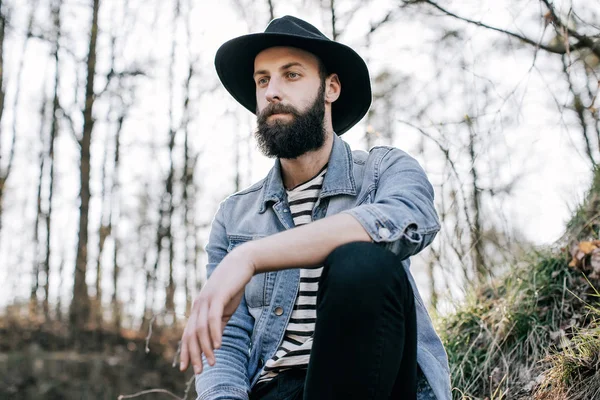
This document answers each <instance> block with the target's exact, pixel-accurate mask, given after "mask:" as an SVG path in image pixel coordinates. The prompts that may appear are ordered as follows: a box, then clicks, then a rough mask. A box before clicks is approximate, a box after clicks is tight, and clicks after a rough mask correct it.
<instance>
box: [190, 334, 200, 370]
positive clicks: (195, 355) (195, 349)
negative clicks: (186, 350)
mask: <svg viewBox="0 0 600 400" xmlns="http://www.w3.org/2000/svg"><path fill="white" fill-rule="evenodd" d="M189 347H190V358H191V360H192V365H193V366H194V373H195V374H196V375H198V374H201V373H202V350H201V348H200V346H199V345H198V339H197V338H196V335H193V337H192V338H191V339H190V342H189Z"/></svg>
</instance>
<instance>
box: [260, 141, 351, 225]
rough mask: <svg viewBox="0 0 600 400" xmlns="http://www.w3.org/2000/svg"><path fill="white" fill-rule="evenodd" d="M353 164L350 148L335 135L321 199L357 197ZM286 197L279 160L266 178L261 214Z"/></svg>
mask: <svg viewBox="0 0 600 400" xmlns="http://www.w3.org/2000/svg"><path fill="white" fill-rule="evenodd" d="M352 163H353V161H352V151H351V150H350V146H349V145H348V144H347V143H346V142H344V141H343V140H342V139H340V138H339V137H338V135H336V134H335V133H334V135H333V146H332V149H331V154H330V156H329V163H328V166H327V173H326V174H325V179H324V180H323V188H322V189H321V193H320V194H319V198H321V199H322V198H324V197H329V196H335V195H338V194H349V195H356V183H355V182H354V171H353V168H352ZM285 197H286V194H285V187H284V186H283V181H282V179H281V163H280V162H279V159H277V160H276V161H275V165H274V166H273V168H271V170H270V171H269V174H268V175H267V177H266V178H265V185H264V186H263V190H262V201H261V206H260V210H259V213H261V214H262V213H264V212H265V211H266V210H267V207H268V206H269V203H271V202H273V203H278V202H281V201H283V200H284V199H285Z"/></svg>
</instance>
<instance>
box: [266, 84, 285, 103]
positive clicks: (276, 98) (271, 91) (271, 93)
mask: <svg viewBox="0 0 600 400" xmlns="http://www.w3.org/2000/svg"><path fill="white" fill-rule="evenodd" d="M265 98H266V99H267V101H268V102H269V103H278V102H280V101H281V91H280V87H279V82H278V81H277V79H274V78H271V79H270V80H269V86H267V90H266V91H265Z"/></svg>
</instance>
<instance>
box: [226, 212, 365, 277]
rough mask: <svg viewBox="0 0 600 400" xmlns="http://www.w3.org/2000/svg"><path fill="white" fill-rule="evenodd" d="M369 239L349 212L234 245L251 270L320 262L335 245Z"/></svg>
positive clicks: (283, 267)
mask: <svg viewBox="0 0 600 400" xmlns="http://www.w3.org/2000/svg"><path fill="white" fill-rule="evenodd" d="M358 241H361V242H370V241H371V238H370V236H369V235H368V234H367V232H366V231H365V229H364V228H363V227H362V225H361V224H360V223H359V222H358V221H357V220H356V219H355V218H354V217H353V216H351V215H349V214H336V215H333V216H331V217H327V218H323V219H321V220H318V221H315V222H312V223H310V224H306V225H303V226H299V227H297V228H294V229H290V230H287V231H284V232H280V233H277V234H275V235H272V236H268V237H266V238H263V239H259V240H254V241H251V242H248V243H245V244H244V245H242V246H240V247H238V248H237V249H236V250H235V251H239V253H241V254H240V255H243V256H244V257H249V258H250V260H251V262H252V264H253V265H254V270H255V272H254V273H255V274H258V273H261V272H268V271H276V270H280V269H288V268H299V267H304V268H310V267H318V266H320V265H321V264H322V263H323V262H324V261H325V259H326V258H327V256H328V255H329V253H331V252H332V251H333V250H334V249H335V248H336V247H338V246H341V245H343V244H345V243H350V242H358Z"/></svg>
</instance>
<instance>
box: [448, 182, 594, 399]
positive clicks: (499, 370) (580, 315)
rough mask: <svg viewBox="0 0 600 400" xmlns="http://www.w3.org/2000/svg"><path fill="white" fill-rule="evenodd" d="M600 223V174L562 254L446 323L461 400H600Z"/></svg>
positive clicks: (534, 265) (480, 297)
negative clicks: (599, 290)
mask: <svg viewBox="0 0 600 400" xmlns="http://www.w3.org/2000/svg"><path fill="white" fill-rule="evenodd" d="M599 216H600V172H596V173H595V175H594V180H593V184H592V186H591V189H590V191H589V193H588V194H587V196H586V200H585V202H584V204H582V205H581V206H580V207H579V208H578V210H577V211H576V212H575V214H574V216H573V217H572V219H571V221H570V222H569V223H568V225H567V230H566V234H565V235H564V237H563V238H562V239H561V240H560V241H559V243H557V244H556V246H554V247H553V248H550V249H545V250H540V251H537V252H535V253H533V254H530V255H529V256H528V258H527V259H524V260H521V262H520V263H518V264H517V265H514V266H512V267H511V268H510V270H509V271H508V272H507V273H506V274H504V275H503V276H502V277H501V278H498V279H495V280H494V281H493V282H492V283H490V284H487V285H485V286H484V287H480V288H478V289H476V290H474V291H473V292H472V293H470V294H469V295H468V297H467V299H466V301H465V302H464V303H463V304H462V305H461V306H459V308H458V309H457V311H456V312H455V313H453V314H452V315H449V316H447V317H446V318H444V319H441V320H440V321H439V323H438V331H439V332H440V334H441V336H442V340H443V341H444V343H445V346H446V349H447V352H448V357H449V361H450V365H451V371H452V383H453V387H454V390H453V396H454V398H455V399H525V398H527V399H532V398H533V399H581V400H590V399H600V296H599V293H598V289H600V241H599V240H598V239H600V237H599V231H600V219H599Z"/></svg>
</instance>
